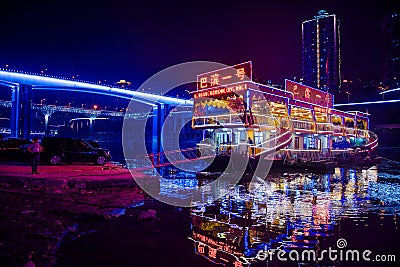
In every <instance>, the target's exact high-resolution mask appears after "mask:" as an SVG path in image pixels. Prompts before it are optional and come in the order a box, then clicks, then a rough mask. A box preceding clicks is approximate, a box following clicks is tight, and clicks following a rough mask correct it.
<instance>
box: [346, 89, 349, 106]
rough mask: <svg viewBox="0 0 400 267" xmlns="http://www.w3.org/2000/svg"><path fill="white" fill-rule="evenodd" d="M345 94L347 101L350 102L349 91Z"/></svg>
mask: <svg viewBox="0 0 400 267" xmlns="http://www.w3.org/2000/svg"><path fill="white" fill-rule="evenodd" d="M346 94H347V103H350V92H349V91H346Z"/></svg>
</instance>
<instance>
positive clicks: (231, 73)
mask: <svg viewBox="0 0 400 267" xmlns="http://www.w3.org/2000/svg"><path fill="white" fill-rule="evenodd" d="M251 80H252V64H251V61H248V62H244V63H241V64H237V65H234V66H228V67H225V68H222V69H218V70H214V71H210V72H207V73H202V74H199V75H197V90H203V89H207V88H212V87H217V86H222V85H228V84H232V83H237V82H243V81H251Z"/></svg>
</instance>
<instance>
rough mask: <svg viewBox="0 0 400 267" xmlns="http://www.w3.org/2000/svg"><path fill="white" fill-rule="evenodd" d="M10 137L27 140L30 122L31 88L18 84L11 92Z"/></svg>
mask: <svg viewBox="0 0 400 267" xmlns="http://www.w3.org/2000/svg"><path fill="white" fill-rule="evenodd" d="M11 101H12V111H11V136H12V137H20V138H21V137H22V138H25V139H29V137H30V133H31V120H32V86H31V85H26V84H20V85H18V86H14V87H13V88H12V90H11Z"/></svg>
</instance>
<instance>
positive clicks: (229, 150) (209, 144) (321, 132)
mask: <svg viewBox="0 0 400 267" xmlns="http://www.w3.org/2000/svg"><path fill="white" fill-rule="evenodd" d="M251 76H252V64H251V62H245V63H242V64H238V65H235V66H231V67H227V68H224V69H220V70H216V71H212V72H208V73H204V74H200V75H198V76H197V81H198V90H197V91H196V92H194V95H193V97H194V106H193V118H192V127H193V128H194V129H199V130H203V142H201V143H200V144H199V150H200V152H201V155H205V154H207V153H208V154H210V153H211V154H212V153H214V154H215V158H214V160H213V161H212V163H211V164H210V165H209V166H208V168H207V169H206V170H205V171H223V170H225V169H226V166H228V165H229V162H230V161H231V158H232V157H233V156H235V158H236V160H237V162H240V159H241V158H242V159H243V160H245V159H246V161H248V164H247V167H246V171H247V172H249V171H250V172H252V171H254V170H255V169H256V168H257V165H258V164H259V162H260V160H263V161H272V162H273V164H272V167H273V168H274V167H275V168H277V167H285V168H290V167H295V168H308V169H323V170H325V169H330V168H334V167H335V166H337V161H336V156H337V155H340V154H343V153H347V152H348V149H349V147H350V148H351V147H354V146H358V147H362V148H363V149H364V150H366V151H368V153H371V152H372V151H374V150H375V149H376V147H377V145H378V140H377V136H376V135H375V134H374V133H372V132H370V131H368V126H369V118H368V115H369V114H366V113H363V112H359V111H356V112H345V111H340V110H335V109H334V108H333V95H332V94H330V93H328V92H324V91H321V90H318V89H315V88H311V87H309V86H305V85H303V84H300V83H297V82H294V81H290V80H286V81H285V89H280V88H275V87H273V86H269V85H263V84H259V83H256V82H254V81H252V78H251ZM342 143H347V144H348V147H342V146H340V145H338V144H342ZM233 165H236V163H234V164H233Z"/></svg>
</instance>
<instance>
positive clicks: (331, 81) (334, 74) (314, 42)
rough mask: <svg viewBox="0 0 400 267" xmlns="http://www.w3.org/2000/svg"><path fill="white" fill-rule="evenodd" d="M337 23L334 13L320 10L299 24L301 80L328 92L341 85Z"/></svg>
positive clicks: (335, 89)
mask: <svg viewBox="0 0 400 267" xmlns="http://www.w3.org/2000/svg"><path fill="white" fill-rule="evenodd" d="M339 29H340V25H339V20H338V19H337V18H336V15H334V14H328V13H327V12H326V11H325V10H320V11H319V12H318V15H316V16H314V18H313V19H311V20H306V21H304V22H303V24H302V36H303V83H304V84H305V85H308V86H311V87H314V88H318V89H321V90H324V91H329V92H330V93H335V92H336V91H337V90H338V89H339V87H340V31H339Z"/></svg>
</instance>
